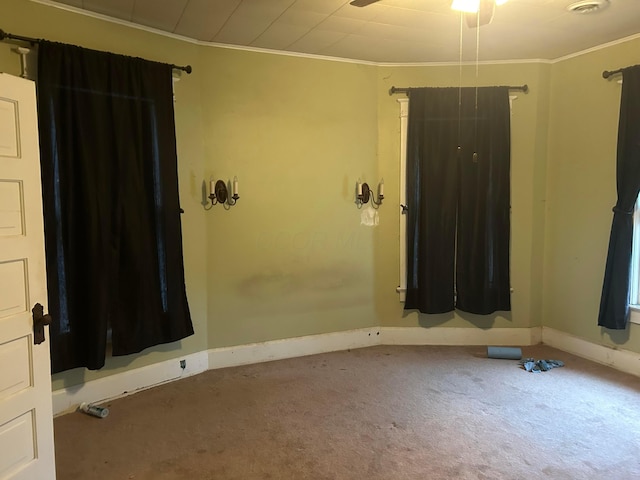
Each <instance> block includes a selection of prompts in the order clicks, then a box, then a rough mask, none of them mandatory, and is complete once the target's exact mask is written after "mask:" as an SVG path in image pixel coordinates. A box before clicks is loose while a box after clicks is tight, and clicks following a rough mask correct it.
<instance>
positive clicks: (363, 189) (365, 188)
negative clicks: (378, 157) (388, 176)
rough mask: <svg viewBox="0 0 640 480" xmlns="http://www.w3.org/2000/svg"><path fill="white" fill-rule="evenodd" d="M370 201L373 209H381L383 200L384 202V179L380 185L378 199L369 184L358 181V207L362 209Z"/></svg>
mask: <svg viewBox="0 0 640 480" xmlns="http://www.w3.org/2000/svg"><path fill="white" fill-rule="evenodd" d="M369 200H371V206H372V207H373V208H380V205H382V200H384V178H383V179H382V180H380V183H379V184H378V193H377V198H376V195H374V194H373V192H372V191H371V189H370V188H369V184H368V183H366V182H365V183H360V179H358V183H357V184H356V206H357V207H358V208H362V206H363V205H364V204H365V203H368V202H369ZM376 205H377V206H376Z"/></svg>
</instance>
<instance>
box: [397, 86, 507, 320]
mask: <svg viewBox="0 0 640 480" xmlns="http://www.w3.org/2000/svg"><path fill="white" fill-rule="evenodd" d="M510 136H511V131H510V108H509V90H508V87H482V88H478V89H475V88H463V89H458V88H415V89H410V91H409V122H408V138H407V202H408V204H409V214H408V215H409V216H408V219H407V225H408V226H407V243H408V245H407V256H408V258H407V295H406V301H405V309H418V310H419V311H421V312H423V313H444V312H449V311H452V310H454V309H455V308H457V309H459V310H463V311H466V312H470V313H476V314H482V315H484V314H490V313H493V312H495V311H497V310H503V311H508V310H511V295H510V278H509V255H510V228H511V227H510V201H511V200H510V161H511V158H510V155H511V153H510V152H511V145H510V141H511V140H510ZM458 147H460V148H458ZM474 153H477V158H476V157H474Z"/></svg>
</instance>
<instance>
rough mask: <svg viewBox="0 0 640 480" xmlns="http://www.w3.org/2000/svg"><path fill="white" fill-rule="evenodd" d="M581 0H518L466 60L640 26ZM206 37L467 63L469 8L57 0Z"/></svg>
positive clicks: (578, 46) (620, 9) (303, 0)
mask: <svg viewBox="0 0 640 480" xmlns="http://www.w3.org/2000/svg"><path fill="white" fill-rule="evenodd" d="M575 1H576V0H510V1H509V2H508V3H506V4H504V5H501V6H498V7H496V11H495V15H494V18H493V21H492V22H491V24H489V25H484V26H482V27H481V28H480V29H479V35H477V32H478V29H470V28H468V27H467V25H466V23H465V24H464V25H463V27H462V46H463V60H465V61H473V60H475V58H476V40H477V36H479V50H478V56H479V60H481V61H485V60H486V61H488V60H514V59H556V58H559V57H563V56H566V55H570V54H572V53H576V52H579V51H582V50H586V49H588V48H591V47H595V46H598V45H602V44H604V43H608V42H611V41H614V40H619V39H621V38H625V37H628V36H631V35H635V34H639V33H640V0H610V3H609V5H608V7H606V8H604V9H602V10H600V11H598V12H596V13H591V14H579V13H574V12H569V11H567V6H568V5H570V4H572V3H574V2H575ZM48 3H51V4H56V3H57V4H65V5H69V6H72V7H77V8H79V9H84V10H87V11H90V12H94V13H99V14H102V15H107V16H109V17H113V18H116V19H119V20H124V21H127V22H132V23H135V24H139V25H142V26H145V27H151V28H154V29H158V30H162V31H165V32H170V33H172V34H176V35H180V36H183V37H188V38H190V39H194V40H199V41H202V42H211V43H214V44H227V45H235V46H244V47H249V48H260V49H271V50H280V51H286V52H297V53H303V54H314V55H322V56H330V57H340V58H347V59H354V60H363V61H370V62H377V63H415V62H420V63H421V62H457V61H459V57H460V31H461V28H460V27H461V22H460V14H459V13H457V12H454V11H452V10H451V9H450V5H451V1H450V0H381V1H380V2H378V3H375V4H372V5H369V6H367V7H364V8H358V7H354V6H351V5H349V1H348V0H57V1H56V2H48Z"/></svg>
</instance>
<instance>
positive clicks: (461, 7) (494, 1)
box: [451, 0, 507, 13]
mask: <svg viewBox="0 0 640 480" xmlns="http://www.w3.org/2000/svg"><path fill="white" fill-rule="evenodd" d="M503 3H507V0H453V2H452V3H451V10H457V11H458V12H465V13H478V12H479V11H480V10H481V9H482V8H483V7H484V5H483V4H491V6H492V7H493V5H502V4H503Z"/></svg>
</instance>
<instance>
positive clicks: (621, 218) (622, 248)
mask: <svg viewBox="0 0 640 480" xmlns="http://www.w3.org/2000/svg"><path fill="white" fill-rule="evenodd" d="M616 187H617V192H618V199H617V201H616V205H615V207H613V221H612V224H611V235H610V239H609V250H608V252H607V263H606V266H605V272H604V281H603V286H602V297H601V299H600V311H599V313H598V325H600V326H602V327H605V328H609V329H612V330H624V329H625V328H627V324H628V321H629V293H630V285H629V280H630V273H631V255H632V245H633V208H634V205H635V203H636V200H637V198H638V192H639V191H640V65H635V66H633V67H628V68H625V69H623V71H622V95H621V100H620V116H619V120H618V147H617V160H616Z"/></svg>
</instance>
